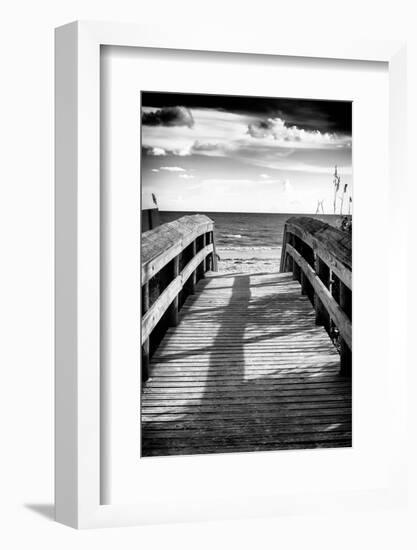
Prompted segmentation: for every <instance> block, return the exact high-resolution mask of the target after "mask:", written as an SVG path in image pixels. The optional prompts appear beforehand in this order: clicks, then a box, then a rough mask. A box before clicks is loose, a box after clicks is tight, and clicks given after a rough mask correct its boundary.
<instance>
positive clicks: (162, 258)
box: [141, 214, 217, 380]
mask: <svg viewBox="0 0 417 550" xmlns="http://www.w3.org/2000/svg"><path fill="white" fill-rule="evenodd" d="M213 230H214V223H213V221H212V220H210V218H208V217H207V216H203V215H199V214H196V215H193V216H184V217H182V218H180V219H178V220H175V221H173V222H169V223H165V224H162V225H160V226H159V227H156V228H155V229H152V230H151V231H146V232H145V233H143V234H142V251H141V252H142V253H141V255H142V276H141V284H142V331H141V332H142V335H141V342H142V377H143V379H145V380H146V378H147V377H148V374H149V372H148V371H149V356H150V353H152V351H153V349H154V348H156V346H157V345H158V343H159V341H160V340H161V339H162V336H163V334H164V333H165V332H166V330H167V328H168V327H170V326H176V325H177V324H178V312H179V310H180V308H181V306H182V304H183V303H184V301H185V299H186V297H187V296H188V295H189V294H193V293H194V288H195V285H196V283H197V281H198V280H199V279H201V278H202V277H204V273H205V272H206V271H210V270H211V271H217V256H216V253H215V244H214V232H213Z"/></svg>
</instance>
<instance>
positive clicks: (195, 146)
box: [142, 92, 352, 214]
mask: <svg viewBox="0 0 417 550" xmlns="http://www.w3.org/2000/svg"><path fill="white" fill-rule="evenodd" d="M335 165H337V167H338V173H339V174H340V176H341V184H340V187H339V192H338V198H337V213H339V212H340V208H341V204H342V202H341V199H342V198H343V213H347V211H348V207H349V204H348V203H349V197H350V196H351V194H352V106H351V103H350V102H341V101H314V100H300V99H280V98H277V99H274V98H253V97H240V96H239V97H237V96H236V97H234V96H210V95H198V94H192V95H191V94H169V93H157V92H143V93H142V196H143V203H144V205H145V207H146V203H149V197H150V196H151V193H153V194H154V195H155V196H156V198H157V201H158V206H159V208H160V209H161V210H177V211H218V212H286V213H314V212H315V211H316V208H317V203H318V201H323V206H324V212H325V213H326V214H331V213H333V200H334V184H333V173H334V168H335ZM345 189H346V192H345V193H344V191H345Z"/></svg>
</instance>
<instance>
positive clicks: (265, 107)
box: [142, 92, 352, 135]
mask: <svg viewBox="0 0 417 550" xmlns="http://www.w3.org/2000/svg"><path fill="white" fill-rule="evenodd" d="M142 105H144V106H149V107H156V108H161V109H163V108H169V107H175V106H176V105H184V107H187V108H188V109H216V110H222V111H226V112H229V113H237V114H247V115H252V116H253V115H254V116H257V117H259V118H282V119H283V120H285V121H286V123H287V124H288V125H296V126H298V127H299V128H302V129H304V130H319V131H321V132H336V133H342V134H348V135H349V134H351V133H352V103H351V102H350V101H331V100H315V99H314V100H313V99H295V98H294V99H292V98H272V97H253V96H232V95H209V94H177V93H164V92H142Z"/></svg>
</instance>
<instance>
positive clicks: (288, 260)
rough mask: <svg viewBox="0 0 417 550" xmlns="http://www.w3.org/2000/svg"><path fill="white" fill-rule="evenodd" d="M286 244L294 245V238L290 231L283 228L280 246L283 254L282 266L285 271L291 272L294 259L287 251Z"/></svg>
mask: <svg viewBox="0 0 417 550" xmlns="http://www.w3.org/2000/svg"><path fill="white" fill-rule="evenodd" d="M287 244H290V245H292V246H294V238H293V235H292V234H291V233H289V232H288V231H287V230H285V238H284V242H283V246H282V254H284V255H285V256H284V259H283V266H284V270H285V272H291V271H293V270H294V260H293V258H292V256H290V255H289V254H288V253H287Z"/></svg>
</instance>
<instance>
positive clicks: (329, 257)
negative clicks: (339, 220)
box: [281, 216, 352, 290]
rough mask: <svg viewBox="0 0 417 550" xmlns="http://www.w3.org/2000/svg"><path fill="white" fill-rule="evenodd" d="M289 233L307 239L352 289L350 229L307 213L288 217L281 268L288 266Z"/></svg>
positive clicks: (282, 269) (308, 243)
mask: <svg viewBox="0 0 417 550" xmlns="http://www.w3.org/2000/svg"><path fill="white" fill-rule="evenodd" d="M288 233H289V234H292V235H296V236H297V237H298V238H299V239H301V240H302V241H303V242H305V243H306V244H307V245H308V246H309V247H310V248H311V249H312V250H313V251H314V253H315V254H316V255H317V256H319V258H320V259H321V260H322V261H323V262H324V263H325V264H326V265H327V266H328V267H329V269H331V270H332V271H333V272H334V273H335V274H336V275H337V276H338V277H339V279H340V280H341V281H343V282H344V284H345V285H346V286H347V287H348V288H349V289H350V290H352V237H351V235H350V234H349V233H346V232H344V231H341V230H340V229H337V228H336V227H332V226H331V225H329V224H327V223H324V222H322V221H319V220H316V219H314V218H308V217H304V216H297V217H292V218H289V219H288V220H287V222H286V225H285V230H284V242H283V249H282V257H281V271H284V269H285V257H286V244H287V243H288V242H289V239H288ZM290 244H291V243H290Z"/></svg>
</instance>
